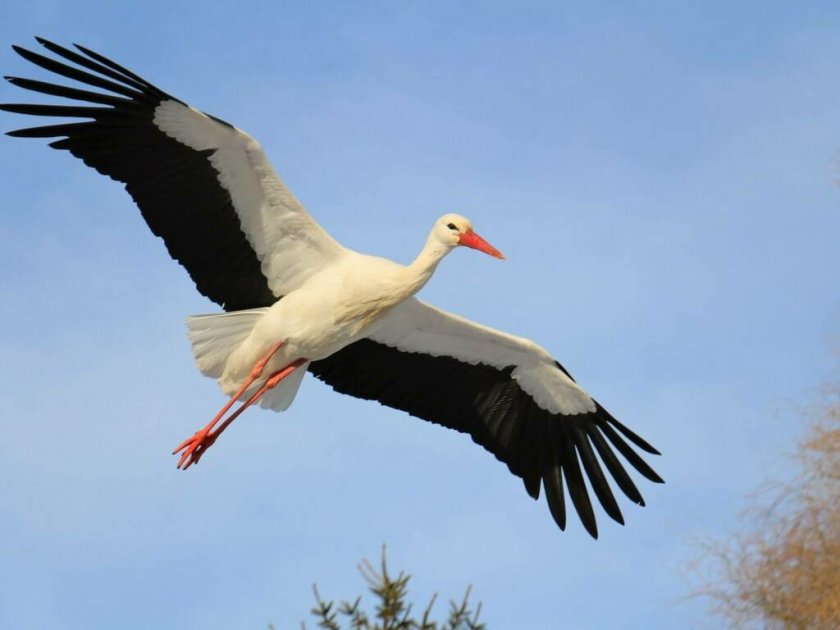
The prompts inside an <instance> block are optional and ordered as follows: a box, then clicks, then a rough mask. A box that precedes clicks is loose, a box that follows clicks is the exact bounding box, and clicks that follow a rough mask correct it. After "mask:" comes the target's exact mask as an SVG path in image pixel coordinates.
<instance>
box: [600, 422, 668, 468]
mask: <svg viewBox="0 0 840 630" xmlns="http://www.w3.org/2000/svg"><path fill="white" fill-rule="evenodd" d="M601 430H602V431H603V432H604V435H606V436H607V438H609V440H610V442H612V443H613V446H615V448H616V449H617V450H618V452H619V453H621V454H622V455H623V456H624V459H626V460H627V461H628V462H630V464H631V465H632V466H633V468H635V469H636V470H638V471H639V472H640V473H641V474H642V475H644V476H645V477H647V478H648V479H650V480H651V481H653V482H655V483H665V482H664V481H663V479H662V477H660V476H659V475H657V474H656V472H654V470H653V468H651V467H650V466H648V464H647V462H645V460H643V459H642V458H641V457H639V455H638V454H637V453H636V451H634V450H633V449H632V448H630V446H629V445H628V444H627V442H625V441H624V440H623V439H622V438H621V436H620V435H619V434H618V433H616V432H615V430H614V429H613V428H612V427H611V426H610V425H608V424H607V423H606V422H605V423H603V424H602V425H601Z"/></svg>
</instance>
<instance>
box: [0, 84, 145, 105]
mask: <svg viewBox="0 0 840 630" xmlns="http://www.w3.org/2000/svg"><path fill="white" fill-rule="evenodd" d="M3 78H4V79H6V80H7V81H8V82H9V83H11V84H12V85H16V86H17V87H20V88H23V89H25V90H32V91H33V92H39V93H41V94H50V95H51V96H60V97H62V98H74V99H77V100H80V101H87V102H88V103H100V104H102V105H110V106H112V107H117V106H119V105H128V104H131V103H132V101H131V100H129V99H127V98H119V97H117V96H111V95H110V94H101V93H99V92H90V91H88V90H80V89H78V88H71V87H66V86H64V85H57V84H55V83H47V82H46V81H36V80H34V79H25V78H22V77H3Z"/></svg>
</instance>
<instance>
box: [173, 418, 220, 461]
mask: <svg viewBox="0 0 840 630" xmlns="http://www.w3.org/2000/svg"><path fill="white" fill-rule="evenodd" d="M218 435H219V434H218V433H215V432H214V433H210V430H209V428H206V427H205V428H204V429H202V430H201V431H198V432H196V434H195V435H193V436H192V437H190V438H187V439H186V440H184V441H183V442H181V443H180V444H179V445H178V448H176V449H175V450H174V451H172V454H173V455H175V454H177V453H179V452H181V451H184V452H183V453H182V454H181V459H179V460H178V468H180V469H181V470H186V469H187V468H189V467H190V466H192V465H193V464H197V463H198V461H199V460H200V459H201V456H202V455H204V453H205V452H206V451H207V449H208V448H210V447H211V446H213V443H214V442H215V441H216V437H218Z"/></svg>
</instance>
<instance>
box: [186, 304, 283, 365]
mask: <svg viewBox="0 0 840 630" xmlns="http://www.w3.org/2000/svg"><path fill="white" fill-rule="evenodd" d="M267 310H268V309H267V308H254V309H250V310H246V311H232V312H230V313H217V314H213V315H193V316H192V317H188V318H187V334H188V336H189V338H190V342H191V343H192V347H193V354H194V355H195V363H196V365H197V366H198V369H199V370H201V373H202V374H204V375H205V376H210V377H212V378H220V377H221V376H222V373H223V372H224V369H225V364H226V363H227V359H228V357H229V356H230V355H231V353H232V352H233V351H234V350H235V349H236V348H237V347H238V346H239V345H240V344H241V343H242V342H243V341H245V339H246V338H247V337H248V335H249V334H250V333H251V331H252V330H253V329H254V326H256V324H257V322H258V321H259V320H260V318H261V317H262V316H263V315H264V314H265V312H266V311H267Z"/></svg>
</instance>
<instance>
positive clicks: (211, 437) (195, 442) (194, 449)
mask: <svg viewBox="0 0 840 630" xmlns="http://www.w3.org/2000/svg"><path fill="white" fill-rule="evenodd" d="M281 345H282V344H281V343H278V344H276V345H275V346H274V347H273V348H272V350H271V352H270V353H269V354H268V355H267V356H266V357H264V358H263V359H261V360H260V361H258V362H257V364H256V365H254V369H253V370H252V371H251V374H250V376H249V377H248V378H247V379H246V380H245V383H243V384H242V387H240V388H239V391H237V392H236V394H234V395H233V396H232V397H231V399H230V400H229V401H228V402H227V404H226V405H225V406H224V407H222V409H221V411H219V413H217V414H216V417H215V418H213V420H211V421H210V423H209V424H208V425H207V426H205V427H204V428H203V429H201V430H200V431H198V432H197V433H196V434H195V435H193V436H192V437H190V438H187V439H186V440H184V441H183V442H181V443H180V444H179V445H178V446H177V447H176V448H175V450H174V451H172V454H173V455H176V454H178V453H180V452H181V451H184V452H183V453H182V454H181V459H179V460H178V468H180V469H181V470H186V469H187V468H189V467H190V466H192V465H193V464H197V463H198V462H199V460H200V459H201V456H202V455H204V453H205V452H206V451H207V449H208V448H210V447H211V446H213V443H214V442H215V441H216V438H218V437H219V435H220V434H221V433H222V431H224V430H225V429H226V428H227V427H228V426H229V425H230V423H231V422H233V421H234V420H236V418H238V417H239V415H240V414H241V413H242V412H243V411H245V410H246V409H247V408H248V407H250V406H251V405H253V404H254V403H255V402H257V400H259V399H260V397H262V395H263V394H265V393H266V392H267V391H268V390H270V389H272V388H274V387H277V385H278V384H279V383H280V381H282V380H283V379H284V378H286V377H287V376H288V375H289V374H291V373H292V372H294V371H295V370H296V369H297V368H299V367H300V366H301V365H303V364H304V363H306V359H297V360H296V361H292V362H291V363H290V364H289V365H287V366H286V367H284V368H283V369H282V370H277V371H276V372H274V373H272V374H271V375H269V377H268V378H267V379H266V380H265V382H264V383H263V384H262V385H261V386H260V387H259V388H258V389H257V391H256V392H254V393H253V394H252V395H251V397H250V398H249V399H248V400H246V401H245V402H244V403H242V405H241V406H240V407H239V409H237V410H236V411H234V412H233V413H232V414H230V415H229V416H228V417H227V418H226V419H225V421H224V422H222V423H221V424H220V425H219V427H218V428H217V429H216V430H215V431H213V427H215V426H216V424H217V423H218V422H219V420H221V419H222V417H223V416H224V414H226V413H227V412H228V410H230V408H231V406H232V405H233V403H234V402H236V401H237V400H238V399H239V397H240V396H242V394H244V393H245V390H246V389H248V387H250V386H251V384H252V383H253V382H254V381H255V380H256V379H257V378H259V376H260V375H261V374H262V372H263V370H264V369H265V366H266V365H267V364H268V361H269V359H271V357H272V356H273V355H274V353H275V352H277V350H278V349H279V348H280V346H281ZM211 431H212V433H211Z"/></svg>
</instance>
